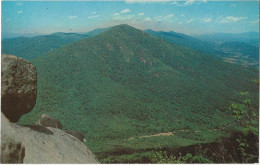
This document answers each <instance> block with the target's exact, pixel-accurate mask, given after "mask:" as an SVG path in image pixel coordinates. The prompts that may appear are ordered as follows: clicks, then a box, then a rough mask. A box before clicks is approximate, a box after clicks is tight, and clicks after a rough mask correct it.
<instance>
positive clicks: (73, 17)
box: [68, 15, 77, 19]
mask: <svg viewBox="0 0 260 165" xmlns="http://www.w3.org/2000/svg"><path fill="white" fill-rule="evenodd" d="M76 18H77V16H76V15H71V16H69V17H68V19H76Z"/></svg>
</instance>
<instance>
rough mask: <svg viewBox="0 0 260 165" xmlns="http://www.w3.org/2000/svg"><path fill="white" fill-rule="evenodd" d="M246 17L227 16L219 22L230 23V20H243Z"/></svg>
mask: <svg viewBox="0 0 260 165" xmlns="http://www.w3.org/2000/svg"><path fill="white" fill-rule="evenodd" d="M245 19H247V17H233V16H227V17H225V18H223V19H221V21H220V22H221V23H232V22H237V21H241V20H245Z"/></svg>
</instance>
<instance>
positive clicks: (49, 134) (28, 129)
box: [1, 55, 99, 164]
mask: <svg viewBox="0 0 260 165" xmlns="http://www.w3.org/2000/svg"><path fill="white" fill-rule="evenodd" d="M1 74H2V90H1V91H2V95H1V96H2V98H1V99H2V112H3V113H1V163H30V164H39V163H40V164H45V163H48V164H53V163H64V164H65V163H70V164H72V163H73V164H75V163H77V164H79V163H84V164H96V163H99V162H98V161H97V160H96V159H95V155H94V154H93V153H92V152H91V151H90V150H89V149H88V148H87V147H86V146H85V145H84V143H82V142H81V140H79V139H80V138H79V139H78V138H76V137H74V135H73V136H72V135H71V134H68V133H66V132H64V131H63V130H61V127H62V126H61V123H60V122H59V120H57V119H55V118H53V117H50V116H48V115H42V117H41V119H39V121H38V122H37V124H39V125H26V126H21V125H18V124H16V123H12V122H16V121H18V120H19V118H20V117H21V116H22V115H23V114H25V113H27V112H29V111H31V110H32V108H33V107H34V104H35V100H36V81H37V78H36V69H35V67H34V66H33V65H32V64H31V63H29V62H27V61H25V60H23V59H20V58H17V57H15V56H5V55H2V73H1ZM7 118H8V119H9V120H8V119H7ZM10 121H11V122H10ZM83 138H84V137H83Z"/></svg>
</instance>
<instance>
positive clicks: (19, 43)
mask: <svg viewBox="0 0 260 165" xmlns="http://www.w3.org/2000/svg"><path fill="white" fill-rule="evenodd" d="M86 37H88V35H86V34H77V33H61V32H59V33H53V34H50V35H40V36H35V37H17V38H9V39H4V40H3V41H2V52H3V53H6V54H13V55H16V56H18V57H21V58H25V59H27V60H30V59H32V58H35V57H38V56H42V55H44V54H46V53H49V52H50V51H53V50H54V49H56V48H59V47H61V46H64V45H66V44H69V43H71V42H74V41H78V40H80V39H83V38H86Z"/></svg>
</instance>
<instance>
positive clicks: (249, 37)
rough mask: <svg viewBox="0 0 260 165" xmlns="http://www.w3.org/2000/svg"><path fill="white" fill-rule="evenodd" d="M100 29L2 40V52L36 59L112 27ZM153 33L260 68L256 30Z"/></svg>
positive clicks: (175, 42)
mask: <svg viewBox="0 0 260 165" xmlns="http://www.w3.org/2000/svg"><path fill="white" fill-rule="evenodd" d="M110 28H111V27H108V28H98V29H95V30H93V31H90V32H88V33H81V34H78V33H53V34H51V35H40V36H35V37H17V38H9V39H4V40H3V41H2V52H4V53H6V54H14V55H17V56H19V57H22V58H25V59H32V58H35V57H38V56H41V55H43V54H46V53H48V52H50V51H53V50H54V49H56V48H59V47H61V46H64V45H66V44H69V43H72V42H75V41H78V40H81V39H83V38H87V37H92V36H95V35H98V34H100V33H102V32H105V31H107V30H109V29H110ZM145 32H146V33H149V34H151V35H153V36H156V37H160V38H162V39H164V40H166V41H169V42H171V43H173V44H177V45H181V46H184V47H188V48H191V49H194V50H198V51H201V52H203V53H206V54H208V55H211V56H213V57H215V58H218V59H222V60H223V61H225V62H229V63H236V64H240V65H243V66H246V67H252V68H257V69H258V64H259V58H258V56H259V51H258V49H259V46H258V43H259V39H258V38H257V34H258V33H256V32H248V33H242V34H229V33H227V34H226V33H219V34H211V35H201V36H196V37H198V38H199V39H198V38H194V37H191V36H188V35H185V34H181V33H176V32H173V31H170V32H164V31H153V30H151V29H148V30H145Z"/></svg>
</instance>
